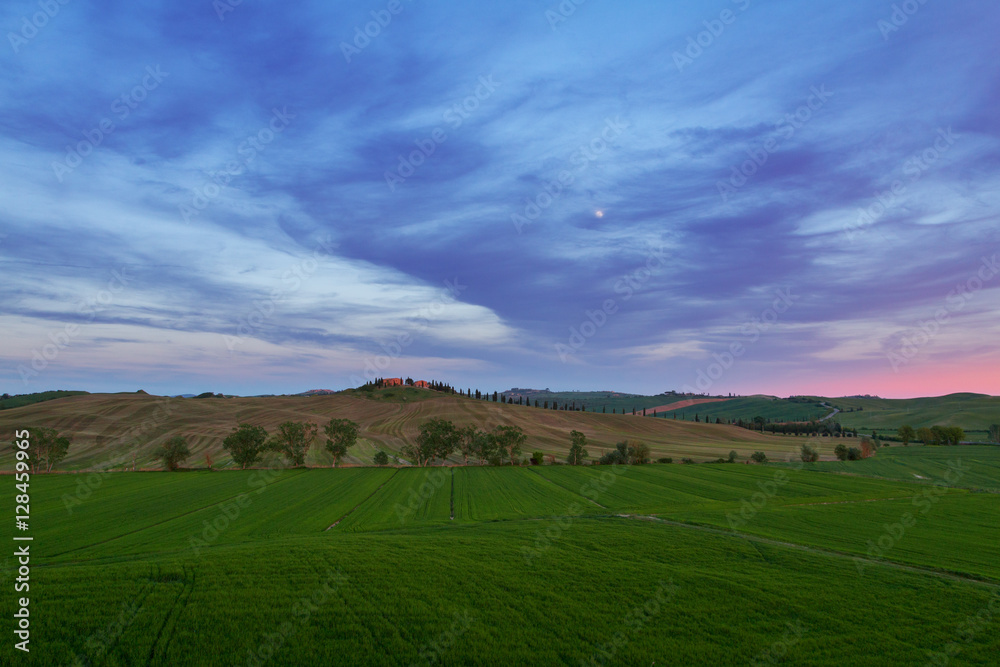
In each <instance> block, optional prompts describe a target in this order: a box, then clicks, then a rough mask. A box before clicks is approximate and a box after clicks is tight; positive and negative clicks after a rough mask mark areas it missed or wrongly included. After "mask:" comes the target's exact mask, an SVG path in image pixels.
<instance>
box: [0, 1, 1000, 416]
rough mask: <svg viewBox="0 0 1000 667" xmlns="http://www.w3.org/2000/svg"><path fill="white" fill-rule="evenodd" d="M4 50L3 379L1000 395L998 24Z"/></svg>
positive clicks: (921, 20)
mask: <svg viewBox="0 0 1000 667" xmlns="http://www.w3.org/2000/svg"><path fill="white" fill-rule="evenodd" d="M0 26H2V27H3V29H4V32H5V34H6V39H5V42H6V43H5V45H4V47H3V48H2V49H0V52H2V54H3V55H2V56H0V72H2V78H0V85H2V87H3V89H2V94H0V105H2V112H0V155H2V158H3V159H2V160H0V193H2V197H3V202H4V205H3V207H2V208H0V235H2V236H0V266H2V271H3V278H4V290H3V291H2V293H0V330H2V332H3V341H4V344H3V346H2V349H0V367H2V368H3V369H4V376H3V382H2V385H3V387H2V390H3V391H6V392H9V393H12V394H13V393H24V392H28V391H40V390H44V389H51V388H83V389H88V390H91V391H120V390H134V389H137V388H140V387H141V388H144V389H146V390H147V391H150V392H156V393H182V392H199V391H207V390H212V391H225V392H228V393H240V394H256V393H271V392H276V393H280V392H294V391H302V390H305V389H310V388H320V387H323V388H334V389H336V388H342V387H346V386H350V385H352V384H357V382H358V381H359V380H362V379H364V378H365V377H366V375H367V376H374V375H375V374H376V373H377V374H378V375H380V376H386V377H391V376H407V375H409V376H412V377H414V378H426V379H431V378H436V379H440V380H445V381H450V382H452V383H454V384H456V385H458V386H461V387H467V386H471V387H473V388H476V387H478V388H481V389H484V390H486V389H504V388H507V387H510V386H522V387H523V386H534V387H552V388H553V389H555V388H559V389H605V388H608V389H617V390H620V391H636V392H644V393H657V392H660V391H664V390H669V389H677V390H680V389H682V388H685V387H686V388H689V389H690V388H694V389H696V390H699V391H707V392H709V393H719V392H722V393H727V392H739V393H757V392H766V393H773V394H780V395H789V394H797V393H818V394H827V395H843V394H853V393H879V394H882V395H886V396H909V395H936V394H943V393H947V392H950V391H962V390H967V391H980V392H986V393H994V394H998V393H1000V373H997V370H998V362H1000V351H998V346H997V345H996V342H995V341H996V340H998V339H1000V335H998V334H1000V318H998V314H1000V299H998V295H1000V291H998V289H997V288H998V287H1000V275H996V274H997V273H998V270H997V269H995V268H994V267H995V262H996V253H997V252H998V251H1000V226H998V221H1000V218H998V212H1000V187H998V184H1000V180H998V176H1000V141H998V130H1000V116H998V114H997V113H996V109H997V108H1000V70H997V68H996V67H995V63H997V62H1000V43H998V41H997V39H996V35H997V34H1000V7H998V6H997V5H996V3H992V2H985V1H983V2H971V1H967V2H953V3H945V2H941V1H940V0H927V1H926V2H924V3H923V4H921V3H920V2H919V0H911V2H909V3H897V4H896V5H895V6H894V5H893V4H892V3H886V2H875V1H871V2H869V1H860V2H852V3H835V2H827V1H821V2H815V3H810V4H809V5H808V7H805V6H804V5H803V4H802V3H797V2H781V1H771V2H762V1H758V0H737V1H734V2H733V1H718V2H712V3H705V2H675V3H669V4H667V3H654V2H629V3H606V2H597V1H596V0H586V1H585V2H581V3H580V4H575V3H574V2H572V0H567V1H566V2H563V3H562V4H561V5H560V4H559V3H554V2H553V3H536V2H505V3H476V4H471V5H468V6H465V5H456V3H444V2H419V1H412V0H400V1H399V2H389V1H382V0H377V1H373V2H347V3H325V2H311V3H310V2H303V3H296V4H295V5H294V6H289V5H286V4H279V3H251V2H242V3H240V4H236V5H230V4H228V3H227V2H225V0H219V1H218V2H215V3H213V2H211V1H209V0H199V1H198V2H184V1H181V2H170V3H153V2H102V3H85V2H82V1H81V0H67V1H66V3H65V4H60V2H59V0H52V2H51V4H48V5H47V4H46V3H45V2H42V3H41V4H39V3H38V2H6V3H4V4H3V7H2V9H0ZM366 30H367V33H368V34H365V31H366Z"/></svg>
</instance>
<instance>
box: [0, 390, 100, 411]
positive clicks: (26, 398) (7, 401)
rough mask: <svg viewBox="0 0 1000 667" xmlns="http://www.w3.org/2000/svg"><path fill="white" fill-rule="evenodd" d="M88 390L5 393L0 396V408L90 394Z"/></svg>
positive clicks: (5, 408)
mask: <svg viewBox="0 0 1000 667" xmlns="http://www.w3.org/2000/svg"><path fill="white" fill-rule="evenodd" d="M88 393H89V392H86V391H63V390H58V391H40V392H36V393H34V394H15V395H13V396H11V395H10V394H4V395H3V397H2V398H0V410H9V409H10V408H20V407H23V406H25V405H31V404H32V403H42V402H43V401H51V400H54V399H57V398H66V397H67V396H83V395H85V394H88Z"/></svg>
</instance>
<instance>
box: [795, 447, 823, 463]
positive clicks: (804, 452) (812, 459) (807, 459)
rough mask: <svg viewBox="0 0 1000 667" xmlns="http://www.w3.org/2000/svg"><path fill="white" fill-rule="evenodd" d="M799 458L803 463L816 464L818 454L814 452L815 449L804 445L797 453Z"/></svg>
mask: <svg viewBox="0 0 1000 667" xmlns="http://www.w3.org/2000/svg"><path fill="white" fill-rule="evenodd" d="M799 457H800V458H801V459H802V462H803V463H816V461H818V460H819V452H817V451H816V448H815V447H811V446H810V445H805V444H804V445H802V449H801V450H800V451H799Z"/></svg>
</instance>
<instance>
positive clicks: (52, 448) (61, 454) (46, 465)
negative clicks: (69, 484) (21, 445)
mask: <svg viewBox="0 0 1000 667" xmlns="http://www.w3.org/2000/svg"><path fill="white" fill-rule="evenodd" d="M28 433H29V434H30V438H29V441H30V443H31V444H30V445H29V446H28V463H29V464H30V465H31V471H32V472H42V471H43V470H44V471H45V472H52V468H53V467H54V466H56V465H58V464H59V462H60V461H62V460H63V459H64V458H66V454H68V453H69V446H70V444H71V443H70V439H69V438H67V437H66V436H61V435H59V431H57V430H55V429H54V428H43V427H40V426H36V427H35V428H29V429H28Z"/></svg>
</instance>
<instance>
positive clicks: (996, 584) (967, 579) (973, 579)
mask: <svg viewBox="0 0 1000 667" xmlns="http://www.w3.org/2000/svg"><path fill="white" fill-rule="evenodd" d="M611 517H614V518H619V519H628V520H632V521H652V522H655V523H662V524H665V525H668V526H674V527H676V528H687V529H689V530H698V531H702V532H705V533H711V534H713V535H719V536H725V537H731V538H733V539H739V540H745V541H747V542H751V543H753V542H756V543H758V544H767V545H769V546H775V547H784V548H786V549H795V550H797V551H805V552H807V553H811V554H816V555H818V556H828V557H830V558H839V559H850V560H851V561H853V562H855V563H856V562H858V561H861V562H863V563H865V564H866V565H871V566H873V567H874V566H883V567H888V568H892V569H896V570H903V571H905V572H914V573H916V574H924V575H928V576H931V577H937V578H939V579H947V580H949V581H958V582H962V583H971V584H977V585H979V586H985V587H987V588H991V589H994V590H1000V581H996V580H994V579H990V578H987V577H980V576H978V575H970V574H966V573H964V572H955V571H952V570H943V569H942V570H938V569H934V568H927V567H919V566H917V565H908V564H906V563H901V562H899V561H894V560H887V559H882V560H873V559H871V558H866V557H864V556H859V555H857V554H852V553H848V552H845V551H835V550H833V549H821V548H819V547H811V546H808V545H805V544H798V543H797V542H785V541H783V540H775V539H771V538H769V537H761V536H759V535H752V534H750V533H741V532H739V531H735V530H726V529H724V528H717V527H715V526H706V525H704V524H700V523H688V522H686V521H673V520H670V519H663V518H661V517H658V516H653V515H649V514H614V515H611ZM594 518H599V517H594ZM762 555H763V554H762Z"/></svg>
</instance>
